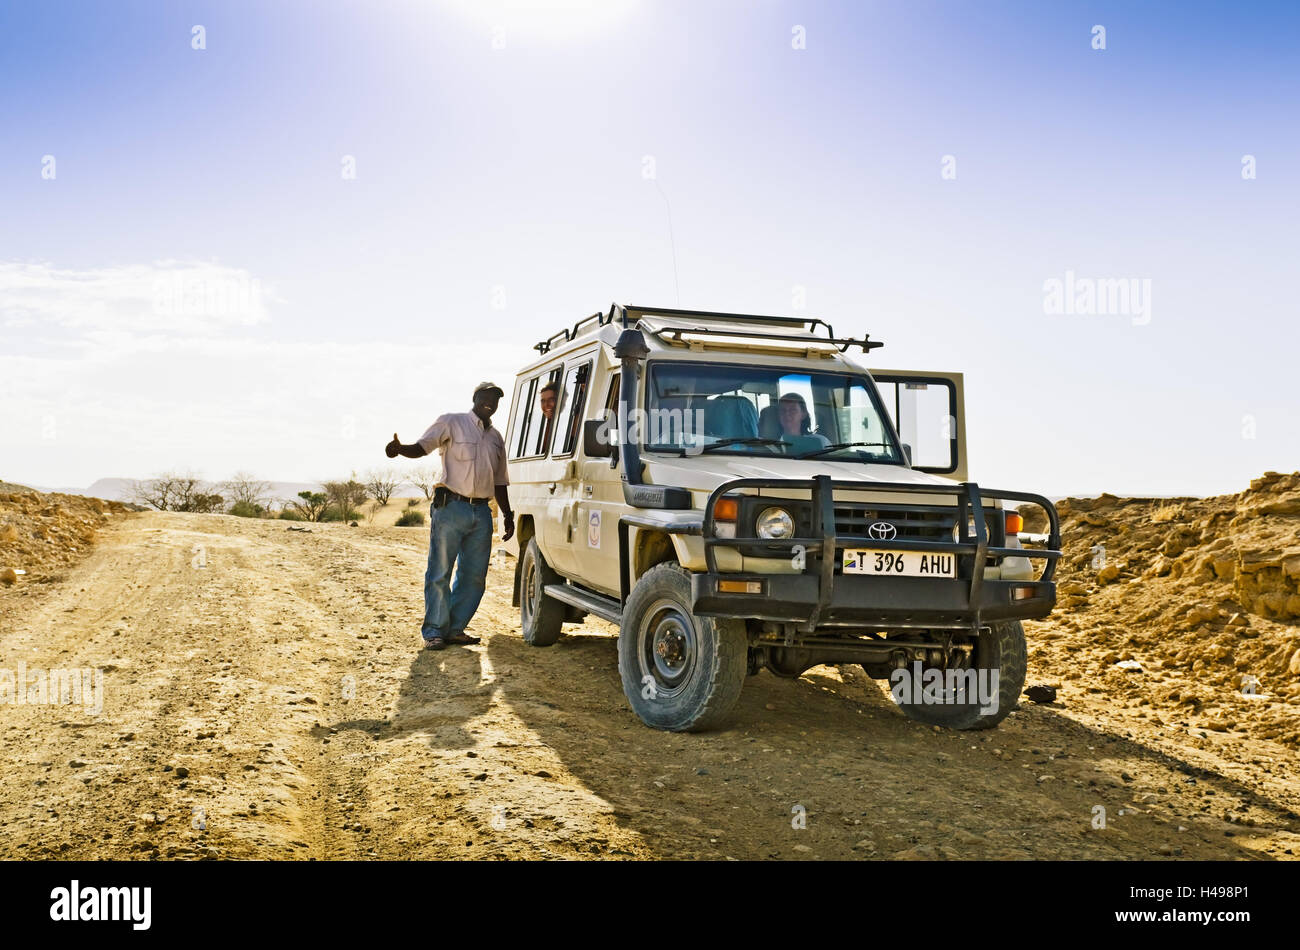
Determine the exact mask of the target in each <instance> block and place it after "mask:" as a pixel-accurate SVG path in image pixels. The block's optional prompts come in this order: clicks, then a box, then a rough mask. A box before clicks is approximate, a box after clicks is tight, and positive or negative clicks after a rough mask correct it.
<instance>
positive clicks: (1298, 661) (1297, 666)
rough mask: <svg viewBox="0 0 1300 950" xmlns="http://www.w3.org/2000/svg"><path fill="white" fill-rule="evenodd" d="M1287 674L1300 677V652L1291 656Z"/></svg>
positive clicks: (1297, 651)
mask: <svg viewBox="0 0 1300 950" xmlns="http://www.w3.org/2000/svg"><path fill="white" fill-rule="evenodd" d="M1287 672H1289V673H1291V674H1292V675H1293V676H1300V650H1296V651H1295V653H1293V654H1292V655H1291V662H1290V663H1289V664H1287Z"/></svg>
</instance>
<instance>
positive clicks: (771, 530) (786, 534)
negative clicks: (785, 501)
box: [754, 508, 794, 539]
mask: <svg viewBox="0 0 1300 950" xmlns="http://www.w3.org/2000/svg"><path fill="white" fill-rule="evenodd" d="M754 531H755V533H756V534H757V535H758V536H759V537H760V538H769V539H779V538H792V537H794V519H793V518H791V517H790V512H788V511H786V510H785V509H784V508H764V509H763V510H762V511H760V512H759V513H758V517H757V518H756V519H755V520H754Z"/></svg>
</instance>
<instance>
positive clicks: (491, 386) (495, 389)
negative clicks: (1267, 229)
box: [474, 383, 505, 399]
mask: <svg viewBox="0 0 1300 950" xmlns="http://www.w3.org/2000/svg"><path fill="white" fill-rule="evenodd" d="M485 389H489V390H492V391H493V392H495V393H496V394H497V398H498V399H499V398H501V397H502V396H504V395H505V390H503V389H502V388H501V387H500V386H498V385H497V384H496V383H479V384H478V385H477V386H475V387H474V395H475V396H477V395H478V394H479V393H481V392H483V390H485Z"/></svg>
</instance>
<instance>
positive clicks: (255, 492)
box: [221, 472, 271, 510]
mask: <svg viewBox="0 0 1300 950" xmlns="http://www.w3.org/2000/svg"><path fill="white" fill-rule="evenodd" d="M270 493H271V485H270V483H269V482H263V481H260V480H258V479H256V478H254V477H253V476H252V475H251V474H249V473H248V472H236V473H235V474H234V475H232V476H230V478H229V479H228V480H227V481H224V482H222V483H221V494H223V495H224V496H225V497H226V499H227V500H228V501H229V502H230V503H231V506H232V507H233V506H235V505H239V504H241V503H242V505H243V506H244V509H245V510H261V509H263V508H265V507H266V501H267V496H268V495H269V494H270Z"/></svg>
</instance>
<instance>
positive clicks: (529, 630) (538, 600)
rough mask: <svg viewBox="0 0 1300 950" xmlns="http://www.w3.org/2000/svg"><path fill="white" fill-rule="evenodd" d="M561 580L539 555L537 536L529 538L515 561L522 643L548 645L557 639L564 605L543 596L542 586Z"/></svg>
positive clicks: (537, 645) (562, 623)
mask: <svg viewBox="0 0 1300 950" xmlns="http://www.w3.org/2000/svg"><path fill="white" fill-rule="evenodd" d="M563 580H564V579H563V578H562V577H560V575H559V574H557V573H556V572H555V571H554V570H552V569H551V566H550V565H549V564H547V563H546V558H544V557H542V551H541V549H540V548H539V547H538V546H537V539H536V538H529V539H528V547H527V548H525V549H524V559H523V561H522V563H521V564H520V565H519V629H520V630H521V631H522V632H523V635H524V642H525V643H529V644H531V645H532V646H535V647H549V646H550V645H551V644H552V643H554V642H555V641H556V640H558V639H560V630H561V628H562V627H563V626H564V614H565V605H564V604H562V603H560V602H559V601H558V600H553V599H552V598H550V597H547V596H546V594H545V593H544V591H543V588H544V587H545V586H546V585H547V584H559V583H561V582H562V581H563Z"/></svg>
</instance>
